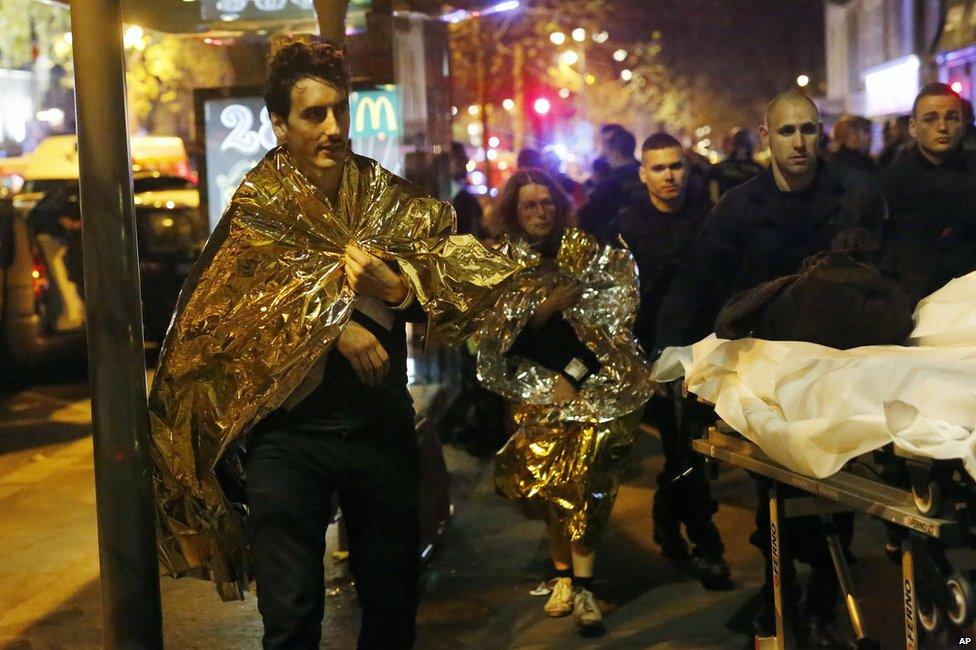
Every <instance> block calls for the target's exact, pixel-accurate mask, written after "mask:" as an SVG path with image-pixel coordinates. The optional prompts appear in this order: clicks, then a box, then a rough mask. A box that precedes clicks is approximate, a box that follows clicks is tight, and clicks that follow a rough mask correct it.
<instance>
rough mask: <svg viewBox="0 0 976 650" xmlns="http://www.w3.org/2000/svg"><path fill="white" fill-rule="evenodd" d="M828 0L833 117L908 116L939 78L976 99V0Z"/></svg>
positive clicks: (828, 103) (829, 104) (829, 87)
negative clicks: (917, 99) (921, 92)
mask: <svg viewBox="0 0 976 650" xmlns="http://www.w3.org/2000/svg"><path fill="white" fill-rule="evenodd" d="M824 4H825V12H826V14H825V21H824V22H825V32H826V33H825V45H826V53H827V95H826V97H825V98H824V101H823V104H824V108H825V109H826V112H827V113H828V114H835V115H836V114H840V113H854V114H858V115H864V116H866V117H869V118H872V119H874V120H877V121H880V120H882V119H884V118H887V117H892V116H896V115H903V114H906V113H908V112H909V111H910V110H911V107H912V100H913V99H914V97H915V95H916V94H917V93H918V90H919V88H920V87H921V86H922V85H924V84H925V83H928V82H930V81H938V80H941V81H946V82H948V83H952V84H954V85H953V87H954V89H956V90H957V92H959V93H960V94H962V95H963V96H964V97H967V98H969V99H971V98H972V95H971V93H972V86H973V83H972V82H973V80H974V77H973V73H974V62H976V0H847V1H842V0H828V1H827V2H825V3H824Z"/></svg>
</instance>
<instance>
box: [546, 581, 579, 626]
mask: <svg viewBox="0 0 976 650" xmlns="http://www.w3.org/2000/svg"><path fill="white" fill-rule="evenodd" d="M545 609H546V615H547V616H552V617H553V618H557V617H559V616H566V615H568V614H569V613H570V612H571V611H573V581H572V580H571V579H570V578H556V579H555V580H554V581H553V585H552V593H551V594H550V595H549V600H548V601H546V607H545Z"/></svg>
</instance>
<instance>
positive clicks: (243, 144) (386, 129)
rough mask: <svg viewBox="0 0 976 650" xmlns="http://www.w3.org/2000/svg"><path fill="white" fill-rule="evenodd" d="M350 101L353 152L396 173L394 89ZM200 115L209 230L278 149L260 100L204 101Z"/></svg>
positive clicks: (361, 94)
mask: <svg viewBox="0 0 976 650" xmlns="http://www.w3.org/2000/svg"><path fill="white" fill-rule="evenodd" d="M349 102H350V105H349V109H350V128H349V131H350V134H349V135H350V138H351V139H352V148H353V151H355V152H356V153H359V154H362V155H364V156H369V157H370V158H374V159H375V160H378V161H379V162H380V163H381V164H382V165H383V166H384V167H386V168H387V169H389V170H390V171H392V172H394V173H397V174H398V173H400V172H401V170H402V168H403V161H402V156H401V152H400V138H399V136H400V133H401V132H402V130H403V125H402V116H401V113H400V106H399V93H398V92H397V89H396V87H395V86H385V87H384V88H383V89H381V90H367V91H359V92H353V93H351V94H350V96H349ZM203 115H204V120H203V122H204V124H203V128H204V133H203V135H204V138H205V142H206V147H205V150H206V161H205V166H206V200H207V206H208V217H209V220H210V227H211V229H213V227H214V226H216V225H217V221H219V219H220V216H221V214H222V213H223V211H224V208H225V207H226V206H227V203H228V202H229V201H230V198H231V196H233V194H234V192H235V191H236V190H237V187H238V186H239V185H240V184H241V181H242V180H243V179H244V175H245V174H246V173H247V172H248V171H250V170H251V168H252V167H254V166H255V165H256V164H257V163H258V161H259V160H261V158H262V157H263V156H264V154H265V153H267V151H268V150H269V149H271V148H272V147H274V146H275V145H276V144H277V138H276V137H275V134H274V130H273V129H272V127H271V119H270V118H269V116H268V109H267V108H266V107H265V105H264V99H263V98H261V97H259V96H252V97H234V98H219V99H208V100H206V101H204V102H203Z"/></svg>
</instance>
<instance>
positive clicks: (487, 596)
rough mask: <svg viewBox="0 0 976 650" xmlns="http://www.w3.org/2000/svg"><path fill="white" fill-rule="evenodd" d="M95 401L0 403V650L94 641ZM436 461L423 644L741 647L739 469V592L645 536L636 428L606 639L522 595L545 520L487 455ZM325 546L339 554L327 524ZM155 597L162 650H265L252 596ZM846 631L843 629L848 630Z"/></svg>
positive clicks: (652, 448) (40, 397)
mask: <svg viewBox="0 0 976 650" xmlns="http://www.w3.org/2000/svg"><path fill="white" fill-rule="evenodd" d="M89 409H90V404H89V402H88V398H87V388H86V385H85V384H84V383H83V382H81V381H77V380H76V381H66V382H65V381H62V382H60V383H49V384H41V385H36V386H32V387H30V388H27V389H24V390H21V391H19V392H16V393H12V394H7V395H5V396H3V397H2V398H0V648H3V649H14V648H16V649H28V648H30V649H34V648H93V647H98V646H99V645H100V638H101V605H100V591H99V585H98V556H97V527H96V521H95V503H94V478H93V468H92V460H91V437H90V415H89V413H90V411H89ZM444 454H445V459H446V461H447V465H448V469H449V471H450V473H451V478H452V498H453V502H454V506H455V517H454V520H453V522H452V524H451V526H450V528H449V529H448V531H447V533H446V535H445V537H444V539H443V541H442V543H441V545H440V547H439V548H438V549H437V551H436V553H435V554H434V556H433V558H432V559H431V561H430V563H429V565H428V567H427V569H426V570H425V572H424V575H423V600H422V604H421V607H420V612H419V615H418V641H417V647H418V648H432V649H440V648H444V649H448V648H588V647H606V648H743V647H751V646H750V643H751V639H750V638H749V637H748V636H747V635H746V634H745V629H744V627H743V626H744V620H743V615H744V608H746V607H747V605H748V602H749V601H750V599H751V598H752V597H753V596H754V594H755V593H756V591H757V589H758V588H759V585H760V582H761V577H762V576H761V569H762V566H761V562H760V556H759V553H758V551H756V549H754V548H753V547H752V546H750V545H749V543H748V539H747V538H748V535H749V533H750V532H751V531H752V529H753V517H754V511H755V507H756V504H755V496H754V492H753V487H752V481H751V479H750V478H749V477H748V476H747V475H746V474H745V473H744V472H742V471H740V470H736V469H732V468H724V469H723V470H722V472H721V473H720V476H719V478H718V480H717V482H716V483H715V484H714V493H715V495H716V497H717V498H718V500H719V501H720V503H721V509H720V512H719V514H718V516H717V522H718V525H719V527H720V528H721V530H722V532H723V535H724V537H725V541H726V544H727V547H728V551H727V558H728V560H729V562H730V564H731V565H732V570H733V575H734V579H735V582H736V588H735V589H733V590H730V591H725V592H710V591H706V590H704V589H703V588H702V587H701V586H700V585H699V583H698V582H697V580H696V579H695V578H694V576H693V575H692V573H691V570H690V567H688V566H681V565H675V564H672V563H671V562H668V561H667V560H665V559H663V558H662V557H661V556H660V554H659V552H658V550H657V548H656V546H655V545H654V544H653V543H652V542H651V520H650V505H651V500H652V496H653V491H654V480H653V479H654V476H655V475H656V473H657V471H658V469H659V468H660V466H661V464H662V457H661V456H660V453H659V445H658V441H657V440H656V439H655V438H654V437H653V436H651V435H644V436H642V438H641V441H640V443H639V444H638V447H637V448H636V449H635V451H634V454H633V456H632V460H631V465H630V468H629V470H628V472H627V475H626V481H625V484H624V486H623V487H622V489H621V491H620V496H619V499H618V502H617V506H616V509H615V510H614V515H613V519H612V523H611V526H610V529H609V531H608V533H607V535H606V536H605V538H604V540H603V541H602V543H601V545H600V547H599V557H598V563H597V575H598V579H597V582H596V593H597V596H598V599H599V601H600V604H601V607H602V609H603V610H604V615H605V623H606V629H607V632H606V634H605V636H603V637H602V638H598V639H583V638H581V637H580V636H579V635H578V634H577V632H576V629H575V626H574V624H573V622H572V620H570V619H549V618H547V617H546V616H545V615H544V613H543V610H542V605H543V603H544V601H545V599H544V598H540V597H533V596H531V595H530V593H529V592H530V591H531V590H532V589H533V588H535V587H536V586H537V585H538V583H539V582H540V581H541V580H542V579H543V577H544V576H545V573H546V565H547V553H546V546H545V543H544V539H543V534H542V533H543V531H542V527H541V525H540V524H539V523H538V522H536V521H530V520H528V519H525V518H524V517H523V516H522V515H521V514H520V513H519V512H518V511H516V509H515V508H513V507H512V506H511V505H510V504H508V503H507V502H506V501H505V500H503V499H502V498H501V497H498V496H497V495H496V494H495V493H494V488H493V485H492V481H491V475H492V464H491V460H490V459H476V458H473V457H471V456H469V455H468V454H466V453H464V452H462V451H460V450H458V449H455V448H454V447H451V446H449V445H445V447H444ZM330 530H331V529H330ZM882 541H883V534H882V531H881V527H880V525H878V524H877V523H875V522H873V521H871V520H870V519H868V518H867V517H863V516H862V517H859V519H858V524H857V536H856V539H855V545H854V552H855V554H856V555H857V556H858V557H859V561H858V562H857V563H855V564H854V565H852V567H851V571H852V574H853V577H854V581H855V584H856V585H857V588H858V593H859V594H861V595H863V605H864V609H865V625H866V628H867V630H868V631H869V633H871V634H872V635H873V636H875V637H877V638H879V639H880V640H881V641H882V643H883V647H886V648H888V647H890V648H897V647H904V639H903V637H902V636H901V635H902V618H901V613H900V608H899V606H900V601H901V581H900V574H899V571H898V568H897V567H895V566H894V565H892V564H891V563H890V562H889V561H888V560H887V559H886V558H885V557H884V554H883V551H882V549H881V545H882ZM329 542H330V546H331V547H332V548H334V544H335V535H334V531H333V532H332V533H330V540H329ZM801 575H802V572H801ZM327 581H328V583H329V585H328V588H329V590H328V594H329V597H328V610H327V615H326V629H325V633H324V635H323V642H322V647H323V648H342V649H345V648H353V647H355V630H356V629H357V627H358V614H357V610H356V602H355V593H354V588H353V586H352V583H351V580H350V578H349V576H348V572H347V569H346V564H345V562H342V561H336V560H335V559H334V558H332V557H331V556H330V558H329V560H328V571H327ZM162 595H163V610H164V611H163V615H164V634H165V639H166V643H167V647H171V648H201V649H202V648H208V649H224V648H226V649H231V648H234V649H237V648H259V647H260V636H261V624H260V618H259V615H258V612H257V608H256V600H255V598H254V597H253V596H252V595H250V594H249V595H248V596H247V598H246V600H244V601H243V602H233V603H222V602H221V601H220V599H219V598H218V597H217V595H216V593H215V591H214V589H213V588H212V587H211V585H209V584H208V583H205V582H201V581H197V580H194V579H183V580H172V579H168V578H164V579H163V580H162ZM839 611H841V612H842V611H843V610H842V609H840V610H839ZM842 621H843V615H842ZM841 629H842V630H843V629H847V630H848V633H849V625H848V624H846V623H842V625H841Z"/></svg>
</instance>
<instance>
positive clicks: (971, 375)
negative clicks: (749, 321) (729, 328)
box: [654, 273, 976, 478]
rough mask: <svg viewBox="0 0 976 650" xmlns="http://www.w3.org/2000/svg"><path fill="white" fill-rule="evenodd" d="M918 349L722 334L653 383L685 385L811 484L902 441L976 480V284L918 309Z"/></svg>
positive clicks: (662, 365) (671, 355) (663, 368)
mask: <svg viewBox="0 0 976 650" xmlns="http://www.w3.org/2000/svg"><path fill="white" fill-rule="evenodd" d="M911 342H912V343H913V344H915V345H914V347H902V346H870V347H862V348H855V349H851V350H836V349H834V348H828V347H825V346H821V345H816V344H813V343H804V342H796V341H765V340H760V339H739V340H736V341H728V340H723V339H719V338H717V337H715V336H714V335H712V336H710V337H708V338H706V339H703V340H702V341H699V342H698V343H696V344H694V345H693V346H688V347H685V348H669V349H667V350H665V352H664V354H663V355H662V356H661V358H660V359H659V361H658V363H657V364H656V365H655V368H654V373H655V379H656V380H657V381H670V380H673V379H676V378H678V377H681V376H682V375H683V376H684V377H685V381H686V382H687V384H688V389H689V391H691V392H692V393H694V394H696V395H698V396H700V397H702V398H703V399H705V400H707V401H709V402H711V403H713V404H715V410H716V412H717V413H718V415H719V417H721V418H722V419H723V420H724V421H725V422H727V423H728V424H729V425H730V426H732V427H733V428H734V429H735V430H736V431H738V432H740V433H741V434H743V435H744V436H745V437H747V438H748V439H750V440H752V441H753V442H755V443H756V444H757V445H759V447H760V448H761V449H762V450H763V451H764V452H765V453H766V454H767V455H769V456H770V457H771V458H773V459H774V460H776V461H777V462H779V463H781V464H783V465H785V466H786V467H788V468H790V469H792V470H793V471H796V472H798V473H801V474H804V475H807V476H812V477H816V478H823V477H826V476H830V475H831V474H833V473H835V472H837V471H838V470H839V469H840V468H841V467H842V466H843V465H844V463H846V462H847V461H848V460H850V459H852V458H854V457H855V456H858V455H860V454H864V453H867V452H869V451H872V450H874V449H878V448H879V447H882V446H883V445H885V444H887V443H889V442H892V441H894V443H895V444H896V445H899V446H900V447H903V448H905V449H908V450H909V451H912V452H913V453H916V454H920V455H922V456H927V457H931V458H939V459H946V458H960V459H962V460H963V462H964V464H965V467H966V469H967V470H968V472H969V473H970V474H971V475H972V476H973V477H974V478H976V455H974V452H976V435H974V433H973V430H974V428H976V273H973V274H970V275H967V276H964V277H963V278H958V279H956V280H953V281H952V282H950V283H949V284H947V285H946V286H945V287H943V288H942V289H940V290H939V291H938V292H936V293H934V294H932V295H931V296H928V297H927V298H926V299H925V300H923V301H922V302H920V303H919V305H918V308H917V310H916V312H915V329H914V331H913V333H912V340H911Z"/></svg>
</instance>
